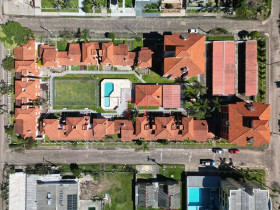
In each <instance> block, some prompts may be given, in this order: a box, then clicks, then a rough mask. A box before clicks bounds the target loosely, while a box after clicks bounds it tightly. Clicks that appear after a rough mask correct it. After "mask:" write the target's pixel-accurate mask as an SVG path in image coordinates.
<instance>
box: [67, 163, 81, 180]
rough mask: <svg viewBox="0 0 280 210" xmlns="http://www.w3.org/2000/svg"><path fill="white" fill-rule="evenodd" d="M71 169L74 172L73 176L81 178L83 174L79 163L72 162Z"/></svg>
mask: <svg viewBox="0 0 280 210" xmlns="http://www.w3.org/2000/svg"><path fill="white" fill-rule="evenodd" d="M70 169H71V171H72V173H73V176H75V177H77V178H79V177H80V176H81V173H82V170H81V169H80V168H79V166H78V164H77V163H71V164H70Z"/></svg>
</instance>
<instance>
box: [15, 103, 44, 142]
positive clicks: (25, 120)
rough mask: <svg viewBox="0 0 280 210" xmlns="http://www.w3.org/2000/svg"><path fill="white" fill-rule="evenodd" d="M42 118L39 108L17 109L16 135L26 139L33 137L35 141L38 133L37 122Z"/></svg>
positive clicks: (23, 107)
mask: <svg viewBox="0 0 280 210" xmlns="http://www.w3.org/2000/svg"><path fill="white" fill-rule="evenodd" d="M39 116H40V109H39V107H34V108H31V107H29V106H22V107H21V108H16V109H15V119H16V120H15V125H14V129H15V133H16V134H19V135H21V136H22V138H24V139H26V138H28V137H31V138H33V139H35V137H36V133H37V120H38V117H39Z"/></svg>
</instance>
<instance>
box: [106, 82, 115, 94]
mask: <svg viewBox="0 0 280 210" xmlns="http://www.w3.org/2000/svg"><path fill="white" fill-rule="evenodd" d="M113 91H114V84H113V83H112V82H106V83H105V84H104V96H105V97H110V95H111V93H112V92H113Z"/></svg>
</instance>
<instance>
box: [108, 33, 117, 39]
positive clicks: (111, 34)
mask: <svg viewBox="0 0 280 210" xmlns="http://www.w3.org/2000/svg"><path fill="white" fill-rule="evenodd" d="M107 37H108V38H110V39H113V40H114V39H115V38H116V35H115V34H114V33H108V35H107Z"/></svg>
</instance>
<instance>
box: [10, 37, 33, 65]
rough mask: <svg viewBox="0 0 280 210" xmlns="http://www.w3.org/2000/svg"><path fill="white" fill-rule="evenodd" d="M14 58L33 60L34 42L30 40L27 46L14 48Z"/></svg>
mask: <svg viewBox="0 0 280 210" xmlns="http://www.w3.org/2000/svg"><path fill="white" fill-rule="evenodd" d="M14 56H15V59H16V60H22V61H23V60H25V61H28V60H35V59H36V49H35V40H30V41H29V42H28V43H27V44H22V45H21V46H20V47H16V48H15V49H14Z"/></svg>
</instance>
